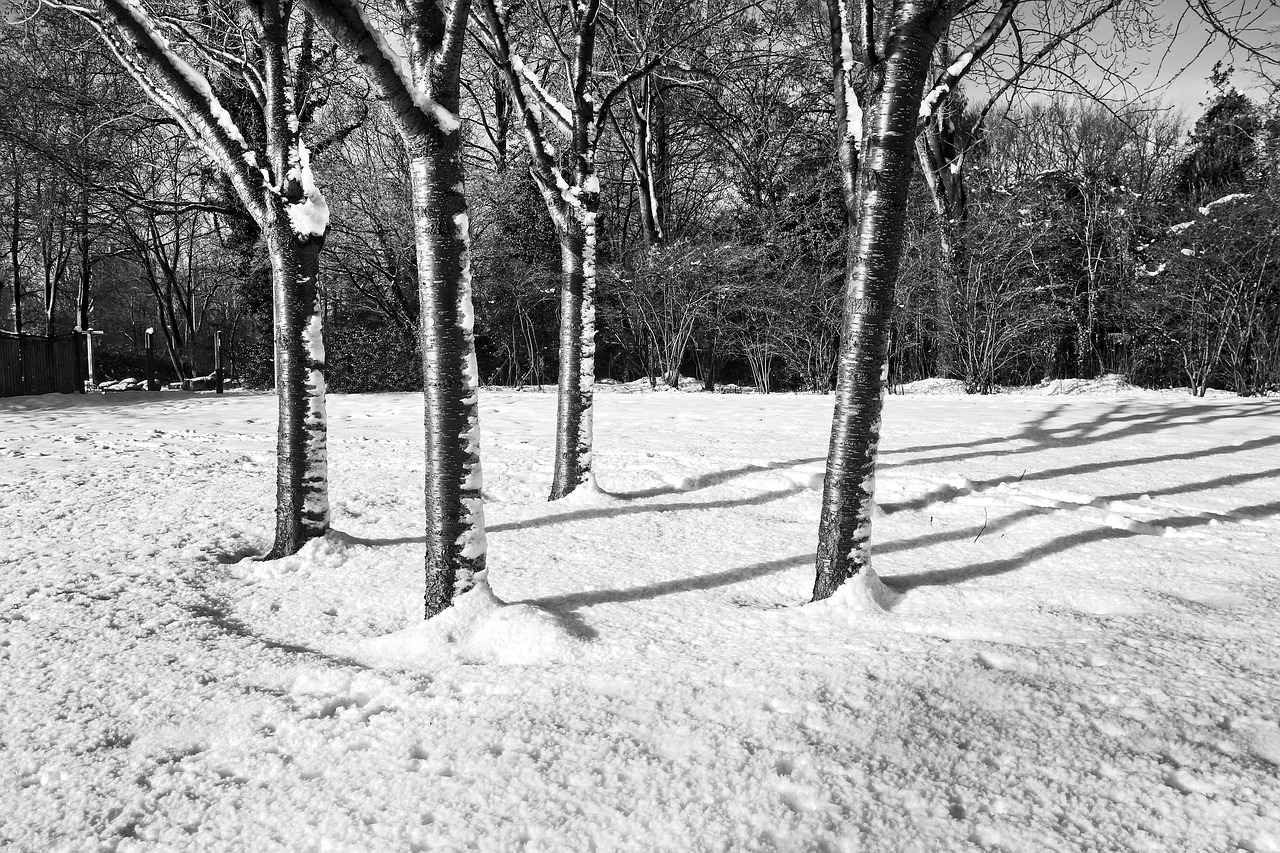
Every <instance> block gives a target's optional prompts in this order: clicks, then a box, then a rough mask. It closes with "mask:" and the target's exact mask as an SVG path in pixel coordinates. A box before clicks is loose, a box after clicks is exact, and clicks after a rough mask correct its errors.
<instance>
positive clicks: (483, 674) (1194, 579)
mask: <svg viewBox="0 0 1280 853" xmlns="http://www.w3.org/2000/svg"><path fill="white" fill-rule="evenodd" d="M606 388H610V389H616V390H621V389H619V388H618V386H609V385H605V384H601V386H600V387H599V389H598V390H599V391H600V392H601V393H599V394H598V395H597V397H596V403H597V406H596V409H597V411H596V431H597V435H598V437H599V440H600V446H599V451H598V453H597V457H596V460H595V461H596V466H595V475H596V476H597V477H598V478H599V480H600V486H602V487H603V488H604V489H607V491H608V495H607V496H606V495H605V494H604V493H603V492H602V493H601V495H600V496H599V497H598V498H597V499H596V500H591V501H586V500H584V501H582V502H573V503H565V502H563V501H556V502H554V503H548V502H547V501H546V499H545V498H546V492H547V489H548V485H549V482H550V478H551V466H550V464H549V460H548V457H547V453H548V448H549V447H550V446H551V437H552V435H553V425H554V422H555V399H554V395H552V394H550V393H536V392H532V391H529V392H513V391H503V390H500V389H486V390H485V393H484V395H483V401H482V403H481V414H482V416H483V417H484V419H485V428H486V446H485V463H486V471H485V473H486V475H487V476H486V481H485V486H484V487H485V495H486V499H487V502H488V503H487V506H488V510H489V514H490V516H491V518H492V521H493V522H494V523H493V525H492V527H491V528H490V543H489V545H490V550H489V554H488V565H489V566H490V569H489V571H488V574H487V576H485V577H482V578H479V579H478V580H479V583H478V584H477V586H476V588H475V589H474V590H472V591H470V592H468V593H466V594H464V595H463V596H461V597H460V599H459V602H458V606H457V607H455V608H454V609H453V610H451V611H448V612H446V613H445V614H444V615H443V616H442V617H440V618H439V619H436V620H431V621H430V622H426V623H424V622H423V621H422V618H421V616H422V566H423V545H422V527H421V526H422V513H423V497H422V461H421V458H422V452H421V448H422V433H421V430H422V401H421V395H420V394H391V395H357V396H345V395H333V396H331V398H330V400H329V418H328V429H329V437H330V439H331V446H332V448H333V463H334V464H333V472H332V473H333V478H334V479H333V492H332V494H333V507H332V509H333V520H334V524H335V525H336V526H337V528H338V531H341V532H336V531H335V532H331V533H330V534H329V535H327V536H325V537H323V538H321V539H318V540H316V541H314V542H311V543H309V544H308V545H307V546H306V547H304V548H303V550H302V552H300V553H299V554H298V555H295V556H294V557H290V558H286V559H284V560H278V561H272V562H269V563H265V562H259V561H255V560H252V559H249V558H250V557H251V556H252V555H253V554H255V553H261V551H262V550H264V549H265V548H266V547H267V546H268V545H269V543H270V540H271V533H272V529H273V519H272V510H273V506H274V496H273V492H274V470H275V464H274V463H275V460H274V441H275V438H274V425H275V411H276V401H275V399H274V397H272V396H271V395H260V394H249V393H241V394H237V395H233V396H223V397H218V396H214V395H207V396H206V395H198V394H191V393H166V394H147V393H145V392H120V393H116V394H113V395H110V396H107V395H86V396H81V395H65V396H64V395H47V396H44V397H19V398H7V399H5V400H0V527H3V533H4V536H3V537H0V566H2V567H3V571H0V673H3V676H2V677H0V683H3V686H4V694H3V702H4V713H3V714H0V743H3V760H2V761H0V814H3V815H4V818H3V820H2V821H0V847H3V848H4V849H5V850H6V851H9V850H12V851H15V853H36V851H39V853H43V851H53V850H116V851H120V853H128V851H135V853H136V851H165V853H168V851H188V850H190V851H201V853H223V851H226V853H231V851H239V850H246V849H252V850H261V851H286V850H287V851H294V850H317V851H319V850H358V851H362V853H364V852H365V851H367V853H382V851H388V853H389V852H390V851H405V850H415V849H416V850H449V851H452V850H478V851H494V853H499V851H501V853H507V851H511V850H521V849H523V850H555V851H577V850H588V849H591V848H592V847H594V848H595V849H596V850H612V851H615V853H632V851H634V853H649V851H673V853H674V851H681V852H682V853H683V851H711V850H734V851H737V850H744V851H745V850H749V851H777V852H778V853H793V851H807V850H850V851H853V850H860V851H886V853H888V851H899V850H901V851H923V853H952V851H958V850H969V849H974V850H981V849H989V850H1006V851H1052V853H1074V851H1079V850H1098V851H1117V853H1119V851H1134V850H1161V849H1163V850H1168V851H1218V850H1223V851H1226V850H1253V851H1259V850H1274V849H1277V846H1278V845H1280V806H1278V805H1277V804H1278V803H1280V709H1278V707H1277V704H1276V701H1275V699H1276V696H1277V695H1280V623H1278V622H1277V620H1276V618H1275V614H1276V609H1277V606H1280V576H1278V575H1277V572H1276V565H1275V564H1276V559H1275V556H1276V553H1277V542H1278V541H1280V510H1277V508H1276V497H1275V496H1276V494H1277V493H1280V475H1277V473H1276V463H1275V448H1276V436H1277V435H1280V411H1278V410H1277V408H1276V405H1275V400H1274V399H1251V400H1242V399H1239V398H1235V397H1227V396H1217V397H1213V396H1211V397H1206V398H1203V399H1200V398H1193V397H1190V396H1189V395H1186V394H1185V393H1181V394H1179V393H1156V392H1140V391H1136V390H1133V391H1130V390H1122V391H1120V392H1115V391H1113V390H1110V389H1107V388H1105V387H1093V388H1092V389H1091V390H1089V389H1080V390H1078V392H1077V393H1072V394H1061V393H1059V394H1049V393H1047V392H1045V391H1043V390H1041V391H1034V392H1032V391H1028V392H1027V393H1021V394H1013V393H1007V394H999V395H993V396H989V397H961V396H955V395H943V396H937V397H934V396H931V395H927V394H921V395H913V396H903V395H894V396H891V397H889V398H888V400H887V401H886V403H885V410H884V418H883V440H882V445H881V451H880V452H881V462H882V465H881V468H880V470H879V473H878V475H877V478H876V485H875V491H876V499H877V501H878V502H879V504H880V507H881V508H882V510H883V515H882V516H880V517H878V518H877V519H876V522H875V528H874V541H873V548H872V550H873V564H874V566H875V573H874V576H873V575H872V574H870V573H867V574H865V575H863V576H861V577H860V578H858V579H855V580H854V581H851V583H850V584H846V585H845V587H843V588H842V589H841V590H840V592H838V593H837V595H836V596H834V597H833V598H832V599H829V600H827V601H825V602H822V603H820V604H817V605H813V604H809V603H808V599H809V596H810V591H811V589H812V584H813V553H814V546H815V544H816V543H815V531H816V526H817V518H818V510H819V505H820V501H821V494H820V492H819V491H816V490H815V489H813V488H808V487H807V486H806V477H809V476H811V475H813V474H815V473H816V472H818V471H820V470H821V469H822V467H823V460H824V459H825V455H826V450H827V442H828V438H829V435H828V427H829V424H830V417H831V406H832V398H830V397H819V396H810V395H787V394H778V395H768V396H766V395H758V394H734V395H720V394H701V393H697V394H695V393H682V392H672V393H661V394H648V393H645V394H638V393H637V394H628V393H615V392H614V390H610V391H608V392H606V391H605V389H606ZM807 482H808V483H809V484H812V483H814V482H816V481H815V480H812V479H809V480H808V481H807ZM873 578H876V579H878V581H879V583H880V584H882V585H883V589H881V587H878V586H875V585H874V584H873V583H872V581H873ZM886 591H887V592H888V593H890V595H888V596H886V595H884V594H883V593H884V592H886ZM441 620H443V621H441Z"/></svg>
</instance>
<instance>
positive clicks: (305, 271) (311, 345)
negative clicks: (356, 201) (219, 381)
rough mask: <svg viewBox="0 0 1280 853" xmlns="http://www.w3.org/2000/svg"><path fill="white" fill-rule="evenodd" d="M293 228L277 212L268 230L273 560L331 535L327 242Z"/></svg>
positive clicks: (270, 555) (268, 555)
mask: <svg viewBox="0 0 1280 853" xmlns="http://www.w3.org/2000/svg"><path fill="white" fill-rule="evenodd" d="M281 220H283V221H281ZM288 223H289V220H288V217H287V216H286V215H285V214H284V213H283V212H278V214H277V221H276V222H275V223H272V224H270V225H268V226H267V228H266V229H264V233H265V235H266V238H267V248H268V251H269V252H270V255H271V279H272V281H271V284H272V299H273V302H274V308H275V374H276V396H277V399H278V401H279V411H280V421H279V425H278V431H277V438H276V538H275V543H274V544H273V545H272V546H271V550H270V551H269V552H268V553H267V555H266V558H265V559H268V560H272V559H278V558H280V557H285V556H288V555H290V554H294V553H296V552H297V551H298V549H299V548H301V547H302V546H303V545H304V544H306V543H307V542H308V541H309V540H311V539H315V538H316V537H319V536H323V535H324V534H325V533H326V532H327V531H328V529H329V474H328V461H327V460H328V452H327V424H326V419H325V357H324V322H323V318H322V316H321V313H320V304H319V300H318V299H317V292H316V279H317V275H318V274H319V271H320V250H321V248H322V247H323V244H324V240H323V238H321V237H311V238H310V239H306V240H303V239H300V238H299V236H298V235H297V234H295V233H294V232H293V229H292V228H290V226H289V224H288Z"/></svg>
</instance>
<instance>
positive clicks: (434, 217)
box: [409, 132, 486, 618]
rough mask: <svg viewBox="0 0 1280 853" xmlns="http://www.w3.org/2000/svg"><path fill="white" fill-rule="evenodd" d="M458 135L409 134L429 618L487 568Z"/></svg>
mask: <svg viewBox="0 0 1280 853" xmlns="http://www.w3.org/2000/svg"><path fill="white" fill-rule="evenodd" d="M460 136H461V134H459V133H456V132H455V133H452V134H448V135H447V136H444V137H443V139H442V140H441V142H443V143H444V144H431V143H429V142H426V141H425V140H423V141H419V142H418V143H414V144H411V148H412V149H414V150H412V153H411V155H410V160H409V173H410V180H411V185H412V189H413V217H414V232H415V235H416V242H417V252H418V284H419V299H420V300H421V305H422V314H421V316H422V323H421V326H420V329H421V338H420V340H421V344H422V380H423V393H424V394H425V397H426V415H425V417H426V424H425V427H426V430H425V431H426V448H427V451H426V452H427V457H426V459H427V482H426V506H427V558H426V593H425V605H426V615H427V617H428V618H429V617H431V616H435V615H436V614H438V613H440V612H441V611H443V610H444V609H445V608H446V607H448V606H449V605H450V604H451V603H452V601H453V598H454V596H455V595H456V594H458V593H462V592H466V591H467V590H468V589H470V588H471V587H472V586H473V585H474V584H475V579H476V575H477V574H478V573H480V572H482V571H484V568H485V551H486V543H485V528H484V502H483V499H482V496H481V491H480V490H481V486H482V485H483V478H482V474H481V470H480V412H479V397H478V395H479V391H480V375H479V370H478V368H477V366H476V352H475V338H474V335H473V329H474V325H475V313H474V311H473V308H472V304H471V258H470V250H469V228H470V225H469V222H468V216H467V199H466V195H465V194H464V192H463V190H462V187H463V172H462V157H461V151H460V149H459V142H460Z"/></svg>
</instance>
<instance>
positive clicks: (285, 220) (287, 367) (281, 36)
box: [49, 0, 329, 557]
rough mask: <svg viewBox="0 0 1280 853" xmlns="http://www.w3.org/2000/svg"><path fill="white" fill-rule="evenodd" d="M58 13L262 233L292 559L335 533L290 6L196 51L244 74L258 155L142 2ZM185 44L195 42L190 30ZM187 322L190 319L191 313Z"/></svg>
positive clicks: (274, 0)
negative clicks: (253, 106)
mask: <svg viewBox="0 0 1280 853" xmlns="http://www.w3.org/2000/svg"><path fill="white" fill-rule="evenodd" d="M49 5H50V6H53V7H55V8H62V9H65V10H67V11H69V12H72V13H74V14H77V15H79V16H81V17H82V18H84V20H85V21H86V22H87V23H89V24H90V26H92V27H93V28H94V29H95V30H97V32H98V33H99V34H100V35H101V36H102V38H103V41H105V42H106V44H107V46H108V47H109V48H110V50H111V52H112V54H113V55H114V56H115V57H116V60H117V61H118V62H119V63H120V65H121V66H122V67H123V68H124V69H125V70H126V71H127V72H128V73H129V74H130V75H131V76H132V77H133V78H134V80H135V81H136V82H137V83H138V85H139V86H140V87H141V88H142V90H143V92H145V93H146V94H147V96H148V97H150V98H151V99H152V101H154V102H155V103H156V104H157V105H158V106H159V107H160V108H161V109H163V110H164V111H165V112H166V113H167V114H168V115H169V117H170V118H171V119H172V120H173V121H174V123H175V124H177V126H179V127H180V128H182V129H183V130H184V131H185V132H186V133H187V135H188V136H189V137H190V138H191V140H192V141H193V142H195V143H196V144H197V145H198V146H199V147H200V148H201V149H202V150H203V151H204V152H205V154H206V155H207V156H208V158H209V159H210V160H211V161H212V162H213V163H214V164H215V165H216V166H217V167H218V168H219V169H220V170H221V171H222V173H223V174H224V175H225V176H226V177H227V179H228V182H229V184H230V185H231V188H232V189H233V190H234V191H235V193H236V195H237V197H238V198H239V200H240V201H241V203H242V204H243V205H244V207H245V210H246V211H248V213H249V215H250V216H251V217H253V219H254V221H255V222H256V223H257V224H258V226H259V227H260V228H262V230H263V233H264V235H265V239H266V242H267V248H268V252H269V254H270V259H271V267H272V279H273V281H272V286H273V294H274V297H273V298H274V306H275V344H276V380H277V385H276V390H277V394H278V396H279V404H280V421H279V424H278V433H277V447H278V451H279V457H278V459H277V466H278V467H277V476H276V537H275V541H274V543H273V544H272V546H271V549H270V551H269V552H268V554H267V556H268V557H281V556H285V555H288V554H292V553H294V552H296V551H297V550H298V549H299V548H301V547H302V545H303V544H304V543H305V542H306V541H307V540H308V539H311V538H314V537H316V536H320V535H323V534H324V533H325V531H326V530H327V529H328V525H329V499H328V475H327V467H328V466H327V442H326V435H325V418H324V342H323V331H322V322H323V318H322V317H321V314H320V311H319V310H318V307H317V301H316V277H317V274H318V272H319V268H320V264H319V254H320V249H321V247H322V246H323V243H324V235H325V233H327V231H328V227H329V215H328V206H327V204H326V202H325V200H324V196H323V195H322V194H321V193H320V191H319V189H318V188H317V187H316V184H315V179H314V176H313V175H312V172H311V166H310V162H309V156H308V152H307V148H306V145H305V144H304V142H303V140H302V133H301V129H300V123H299V117H300V113H299V109H300V108H301V107H302V105H301V104H299V103H298V97H299V94H300V92H299V87H298V85H297V78H298V69H297V68H295V67H294V66H293V65H292V64H291V55H292V52H291V50H290V48H291V47H292V46H297V45H293V44H292V43H291V39H290V19H291V15H292V11H293V7H292V6H291V5H290V4H282V3H280V2H278V0H266V2H263V3H248V2H246V3H244V4H243V7H242V11H243V12H244V13H245V21H246V24H247V27H246V33H247V35H248V36H249V38H248V40H247V41H246V43H245V45H244V49H243V50H242V55H239V56H237V55H235V54H234V53H228V52H225V51H224V50H223V49H222V48H221V47H218V48H213V49H211V47H210V45H196V46H194V47H193V50H192V54H193V56H192V59H195V58H196V56H197V55H198V56H199V58H200V59H201V60H204V59H207V58H208V57H209V56H211V55H212V56H217V57H218V62H219V63H223V64H224V65H225V66H226V67H228V68H233V69H236V70H238V71H239V72H240V76H241V77H242V78H243V79H242V82H243V84H244V86H245V87H246V88H247V90H248V91H249V92H250V93H252V94H253V95H254V96H255V100H256V101H257V103H258V105H259V106H260V108H261V110H262V113H261V118H262V122H263V128H264V131H265V138H266V146H265V149H264V150H260V149H258V148H255V147H254V146H251V145H250V144H249V142H248V141H247V140H246V138H245V135H244V133H243V132H242V130H241V128H240V127H239V126H238V125H237V124H236V121H235V119H234V118H233V117H232V116H231V114H230V113H228V112H227V110H226V109H225V108H224V107H223V105H222V104H221V103H220V102H219V100H218V98H217V96H216V95H215V94H214V91H213V86H212V85H211V83H210V81H209V78H208V77H206V76H205V74H204V73H203V72H201V71H200V70H199V69H197V68H196V67H195V65H193V64H192V63H191V62H190V61H188V59H186V58H184V57H182V56H181V55H179V53H178V51H177V50H176V49H175V48H174V46H173V44H172V42H171V41H170V38H169V37H168V36H165V35H162V34H161V31H160V29H159V28H158V27H157V24H156V21H155V19H154V18H153V17H152V13H151V12H150V11H149V9H148V7H146V6H144V5H143V4H142V3H140V2H138V0H95V2H91V3H89V4H87V5H77V4H71V3H66V4H64V3H62V2H59V0H49ZM183 36H184V38H185V39H188V40H190V39H193V38H194V36H192V35H191V34H190V33H189V32H187V31H186V30H183ZM301 41H302V44H301V45H300V52H301V55H303V56H306V55H308V54H309V53H310V43H309V42H310V36H309V31H306V30H305V28H304V33H303V35H302V38H301ZM303 88H305V87H303ZM187 314H188V319H189V318H190V306H187ZM171 319H173V320H174V322H173V328H174V329H177V328H178V324H177V322H176V319H175V318H171ZM174 343H175V344H176V343H177V342H174Z"/></svg>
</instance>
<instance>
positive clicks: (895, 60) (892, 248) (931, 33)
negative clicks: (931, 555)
mask: <svg viewBox="0 0 1280 853" xmlns="http://www.w3.org/2000/svg"><path fill="white" fill-rule="evenodd" d="M943 24H945V14H944V13H943V11H942V9H941V8H939V7H938V6H937V5H936V4H934V3H928V2H911V0H906V2H902V3H900V4H899V5H898V7H897V9H896V11H895V13H894V20H893V21H892V23H891V35H890V37H889V40H888V44H887V45H886V49H885V54H884V59H883V68H884V84H883V89H882V90H881V92H880V93H879V95H878V97H877V98H876V101H875V103H874V104H873V108H872V115H871V122H870V132H869V134H868V139H867V142H868V144H867V150H866V152H865V156H864V160H863V164H862V167H861V170H860V175H859V183H858V204H859V215H858V216H857V217H856V219H855V218H854V217H850V220H851V221H856V223H857V225H856V230H855V228H854V227H850V229H849V241H848V253H847V266H846V272H845V276H846V279H845V285H846V291H845V303H844V316H845V329H844V336H843V343H842V346H841V353H840V369H839V378H838V380H837V389H836V394H837V396H836V405H835V415H834V418H833V421H832V428H831V446H830V452H829V455H828V458H827V472H826V484H825V487H824V489H823V495H822V513H821V518H820V521H819V528H818V556H817V575H816V578H815V581H814V587H813V598H814V600H815V601H818V600H821V599H824V598H828V597H830V596H831V595H832V594H833V593H834V592H835V591H836V589H837V588H839V586H840V585H841V584H842V583H844V582H845V581H846V580H848V579H849V578H851V577H853V576H854V575H857V574H858V573H860V572H866V573H868V575H869V576H870V577H869V578H868V579H869V580H870V579H871V577H874V576H873V575H870V573H871V510H872V501H873V498H874V491H875V465H876V452H877V449H878V446H879V442H880V415H881V410H882V407H883V405H884V398H883V393H884V379H885V371H886V369H887V364H888V362H887V358H888V343H889V314H890V310H891V307H892V305H893V287H894V280H895V279H896V277H897V274H898V264H899V261H900V259H901V255H902V234H903V222H904V219H905V213H906V202H907V190H908V188H909V186H910V183H911V176H912V167H913V160H914V157H913V154H914V151H913V148H914V139H915V130H916V121H917V117H918V114H919V110H920V101H921V95H922V90H923V88H924V83H925V75H926V74H927V72H928V69H929V58H930V56H931V55H932V53H933V48H934V45H935V44H936V42H937V39H938V37H939V35H940V33H941V29H942V25H943Z"/></svg>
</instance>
